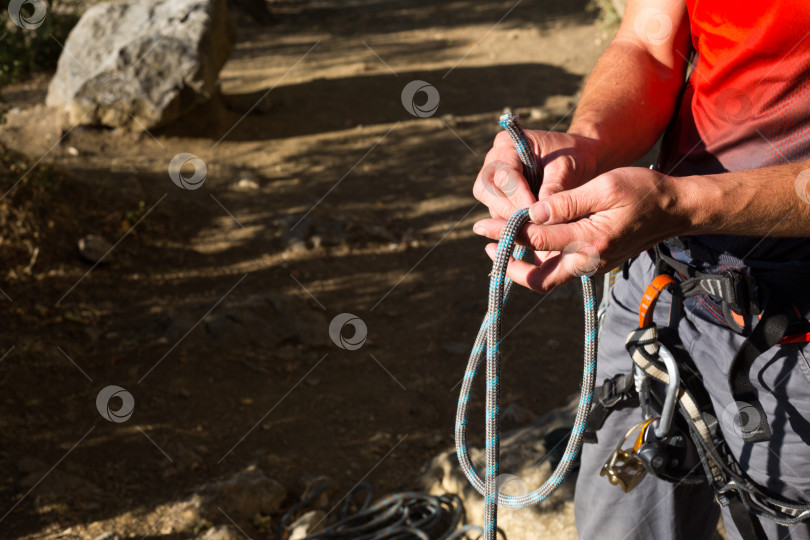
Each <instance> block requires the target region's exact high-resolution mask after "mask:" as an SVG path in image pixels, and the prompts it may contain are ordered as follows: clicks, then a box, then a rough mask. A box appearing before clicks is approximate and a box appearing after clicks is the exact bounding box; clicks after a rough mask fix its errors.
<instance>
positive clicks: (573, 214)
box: [529, 183, 607, 225]
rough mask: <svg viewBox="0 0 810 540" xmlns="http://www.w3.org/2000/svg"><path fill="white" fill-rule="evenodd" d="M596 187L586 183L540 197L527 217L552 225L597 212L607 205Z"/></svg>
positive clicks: (532, 220)
mask: <svg viewBox="0 0 810 540" xmlns="http://www.w3.org/2000/svg"><path fill="white" fill-rule="evenodd" d="M596 188H597V184H595V183H594V184H591V183H588V184H585V185H582V186H580V187H578V188H574V189H569V190H567V191H561V192H559V193H554V194H553V195H550V196H548V197H545V198H543V199H540V200H539V201H538V202H537V203H535V204H533V205H532V206H531V207H530V208H529V219H530V220H531V222H532V223H537V224H543V225H554V224H558V223H568V222H570V221H574V220H576V219H578V218H580V217H582V216H584V215H586V214H590V213H593V212H598V211H599V210H602V209H604V208H606V207H607V204H606V203H607V200H606V197H604V194H601V195H602V196H600V193H599V191H600V190H599V189H596Z"/></svg>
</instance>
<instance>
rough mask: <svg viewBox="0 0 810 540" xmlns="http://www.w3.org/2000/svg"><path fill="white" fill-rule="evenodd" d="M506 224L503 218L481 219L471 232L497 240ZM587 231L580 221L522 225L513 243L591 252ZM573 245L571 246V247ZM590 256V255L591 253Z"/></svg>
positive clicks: (540, 248) (543, 249) (548, 249)
mask: <svg viewBox="0 0 810 540" xmlns="http://www.w3.org/2000/svg"><path fill="white" fill-rule="evenodd" d="M505 226H506V221H505V220H503V219H500V218H498V219H482V220H480V221H478V222H476V223H475V224H474V225H473V232H474V233H475V234H478V235H481V236H483V237H485V238H489V239H491V240H499V239H500V237H501V232H502V231H503V228H504V227H505ZM589 238H590V234H589V231H588V230H587V228H586V227H585V226H584V224H582V223H580V222H575V223H565V224H560V225H534V224H529V225H524V226H523V227H522V228H521V229H520V231H519V232H518V234H517V236H516V237H515V243H516V244H518V245H521V246H524V247H527V248H529V249H531V250H532V251H538V252H549V251H566V250H568V251H571V250H572V249H573V250H574V251H576V252H584V253H586V254H591V253H593V252H594V251H596V250H595V249H591V248H590V247H589V246H590V245H591V243H590V242H589V241H588V239H589ZM572 246H573V247H572ZM591 256H592V255H591Z"/></svg>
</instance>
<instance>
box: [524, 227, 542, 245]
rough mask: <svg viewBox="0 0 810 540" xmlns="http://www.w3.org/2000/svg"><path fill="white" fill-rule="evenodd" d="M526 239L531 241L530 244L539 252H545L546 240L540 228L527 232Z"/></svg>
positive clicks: (531, 228) (530, 228)
mask: <svg viewBox="0 0 810 540" xmlns="http://www.w3.org/2000/svg"><path fill="white" fill-rule="evenodd" d="M526 239H527V240H528V241H529V244H531V245H532V246H533V247H534V248H536V249H537V250H538V251H542V250H543V247H544V246H543V244H544V240H545V239H544V237H543V233H542V232H541V229H540V227H529V228H528V229H527V230H526Z"/></svg>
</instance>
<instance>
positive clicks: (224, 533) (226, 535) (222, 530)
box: [197, 525, 242, 540]
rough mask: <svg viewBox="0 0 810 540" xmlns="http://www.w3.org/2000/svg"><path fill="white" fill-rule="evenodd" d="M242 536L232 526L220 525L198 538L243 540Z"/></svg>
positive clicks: (203, 539)
mask: <svg viewBox="0 0 810 540" xmlns="http://www.w3.org/2000/svg"><path fill="white" fill-rule="evenodd" d="M241 538H242V535H241V534H239V531H238V530H236V527H234V526H232V525H218V526H216V527H211V528H210V529H208V530H207V531H205V534H203V535H201V536H198V537H197V540H237V539H241Z"/></svg>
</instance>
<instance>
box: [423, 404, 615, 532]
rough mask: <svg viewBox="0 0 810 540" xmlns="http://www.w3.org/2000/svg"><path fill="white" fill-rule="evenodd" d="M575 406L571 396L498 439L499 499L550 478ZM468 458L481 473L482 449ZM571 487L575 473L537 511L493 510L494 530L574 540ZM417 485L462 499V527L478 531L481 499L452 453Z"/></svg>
mask: <svg viewBox="0 0 810 540" xmlns="http://www.w3.org/2000/svg"><path fill="white" fill-rule="evenodd" d="M577 402H578V397H577V396H575V397H573V398H572V399H571V401H570V402H569V403H568V405H567V406H565V407H563V408H561V409H555V410H553V411H551V412H549V413H548V414H545V415H543V416H541V417H540V418H538V419H536V420H535V421H534V422H532V423H531V424H529V425H527V426H525V427H523V428H520V429H516V430H513V431H509V432H506V433H503V434H502V435H501V471H502V475H501V482H502V487H501V490H502V492H503V493H508V494H512V495H523V494H526V493H528V492H530V491H532V490H534V489H537V488H538V487H539V486H540V485H541V484H542V483H543V482H544V481H545V480H546V479H547V478H548V477H549V476H550V475H551V472H552V468H553V467H554V466H556V465H557V463H558V462H559V460H560V458H561V457H562V454H563V452H564V450H565V442H563V441H564V439H565V437H567V435H568V433H569V432H570V430H571V427H572V426H573V424H574V416H575V414H576V405H577ZM470 457H471V458H472V460H473V463H474V464H475V465H476V470H479V471H482V470H484V466H483V464H484V459H485V456H484V452H483V451H482V450H481V449H478V448H470ZM575 481H576V473H572V474H571V476H570V478H569V479H568V480H566V481H565V482H564V483H563V484H562V485H561V486H560V488H559V489H558V490H557V492H556V493H555V494H554V495H552V496H551V497H550V498H549V499H547V500H546V501H544V502H542V503H541V504H539V505H537V506H533V507H531V508H526V509H523V510H510V509H508V508H502V509H500V510H498V527H500V528H502V529H503V531H504V533H506V537H507V538H557V539H562V540H565V539H570V540H576V538H577V534H576V525H575V524H574V501H573V498H574V497H573V496H574V483H575ZM606 482H607V481H606ZM422 484H423V486H424V488H425V491H426V492H428V493H430V494H432V495H442V494H445V493H455V494H456V495H458V496H459V497H461V501H462V503H463V505H464V510H465V513H466V516H467V521H468V522H469V523H473V524H477V525H481V524H482V523H483V518H484V516H483V510H484V499H483V498H482V497H481V496H480V495H479V494H478V492H477V491H476V490H475V489H474V488H473V487H472V486H471V485H470V483H469V482H468V481H467V478H466V477H465V476H464V473H462V472H461V467H459V465H458V460H457V459H456V452H455V450H448V451H445V452H442V453H441V454H439V455H438V456H436V457H435V458H434V459H432V460H431V461H430V462H429V463H428V464H427V466H426V468H425V471H424V474H423V476H422ZM617 489H618V488H617Z"/></svg>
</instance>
